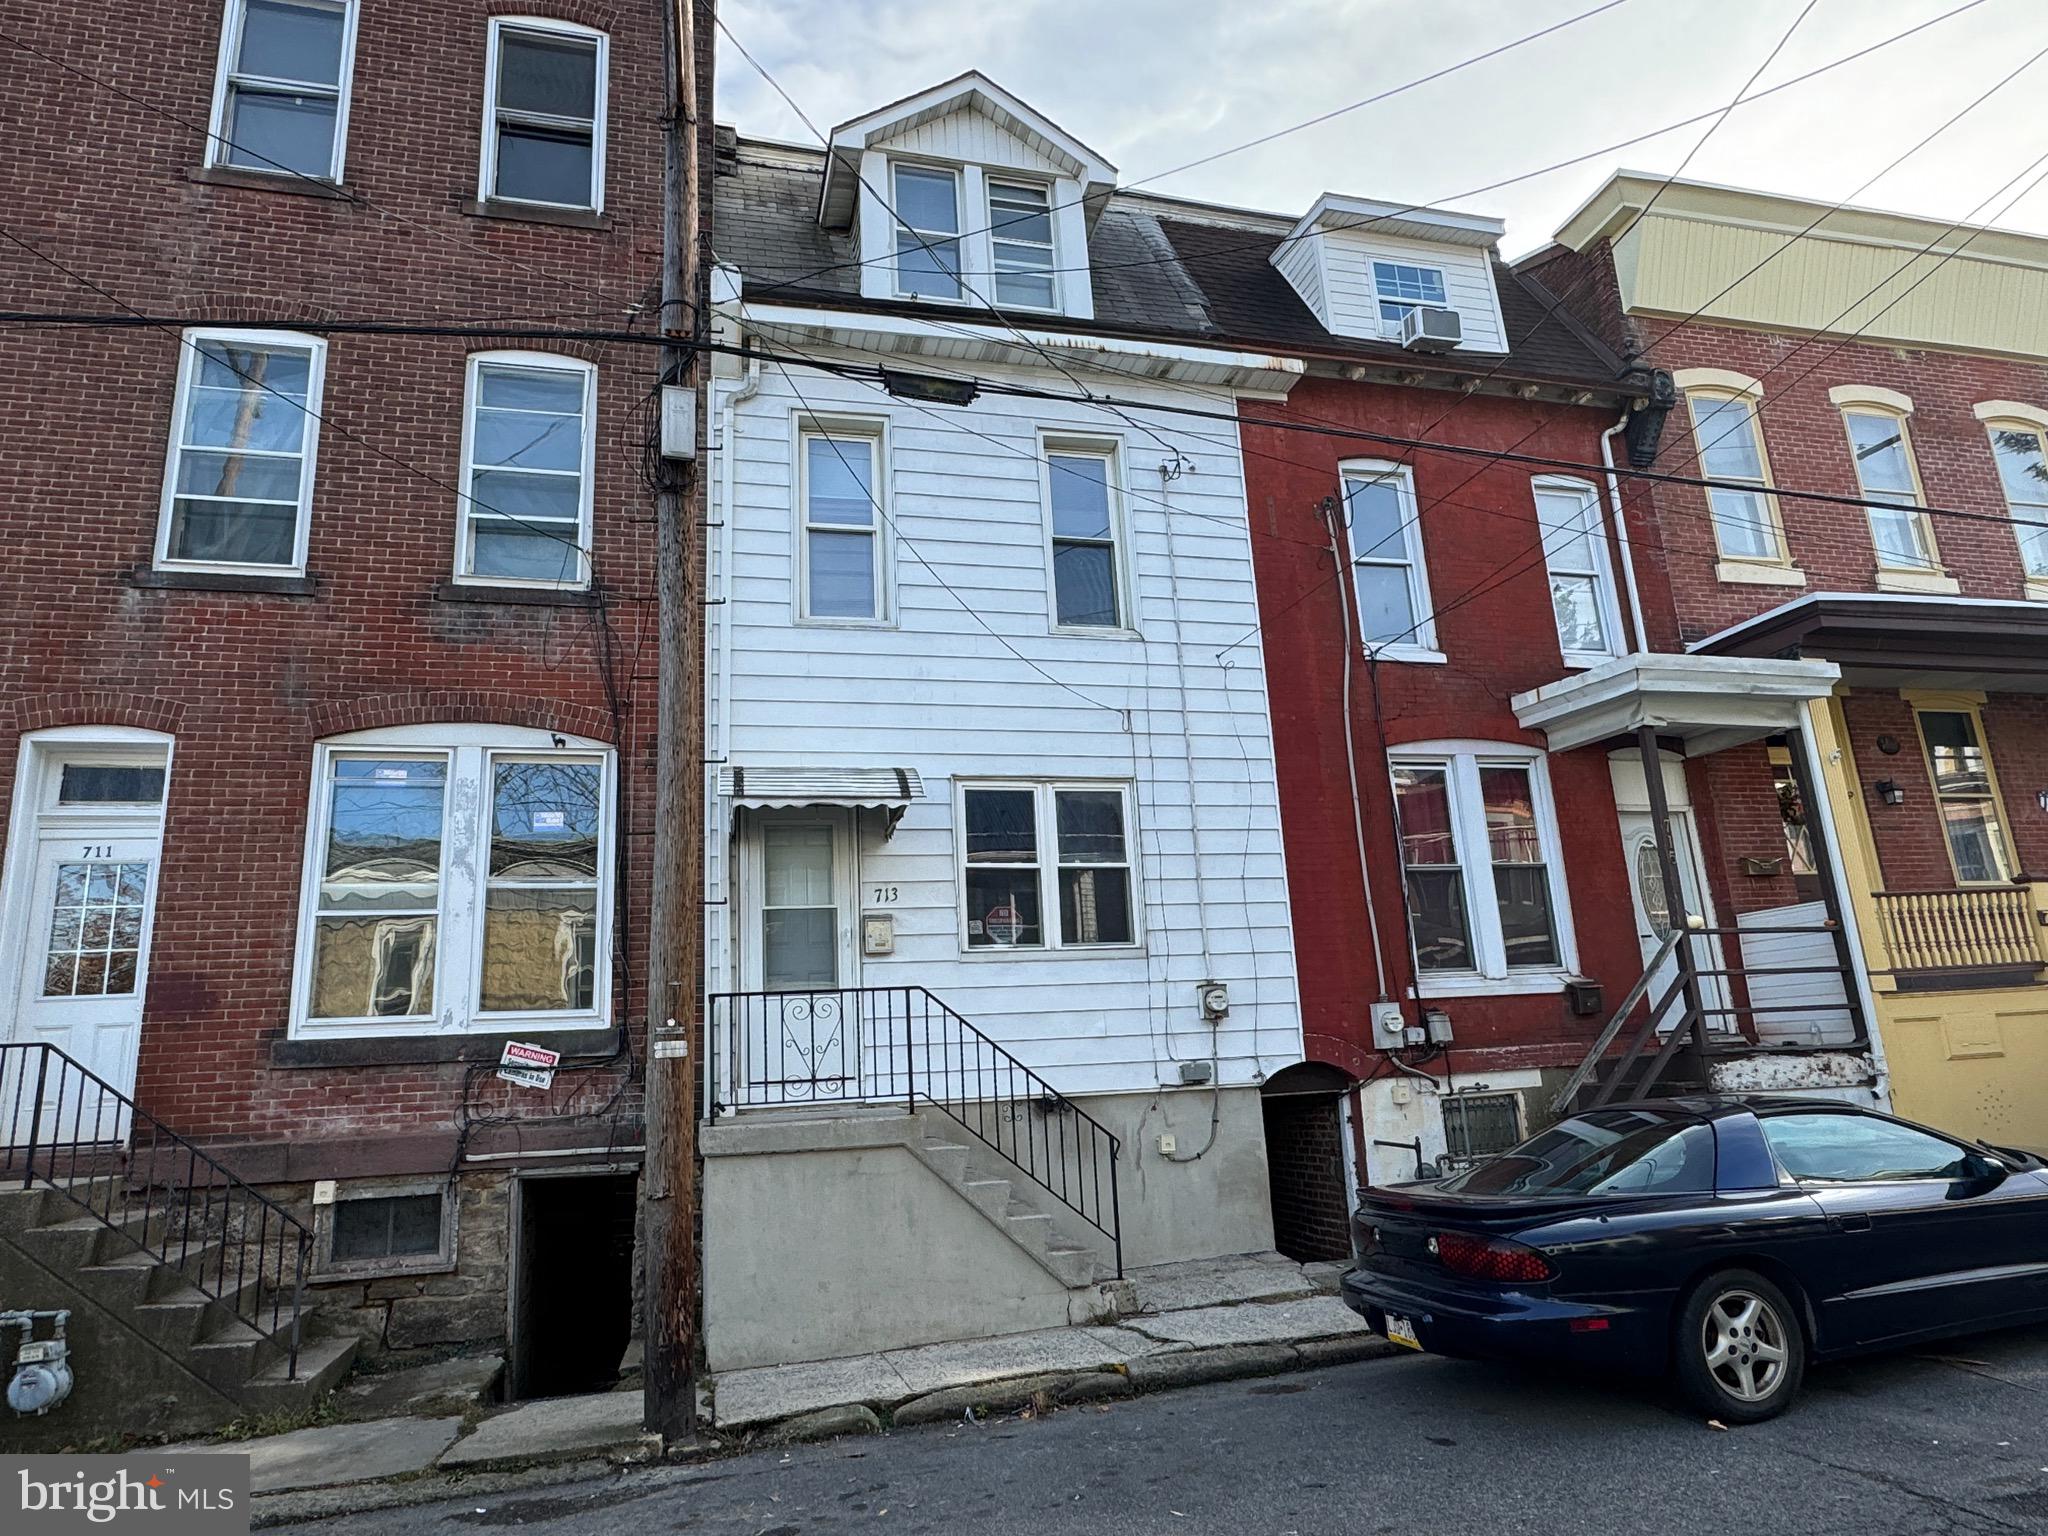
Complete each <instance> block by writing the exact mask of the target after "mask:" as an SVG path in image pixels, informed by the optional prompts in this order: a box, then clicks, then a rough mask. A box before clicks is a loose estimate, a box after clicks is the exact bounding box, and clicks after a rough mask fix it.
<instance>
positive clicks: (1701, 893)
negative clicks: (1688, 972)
mask: <svg viewBox="0 0 2048 1536" xmlns="http://www.w3.org/2000/svg"><path fill="white" fill-rule="evenodd" d="M1671 845H1672V852H1673V853H1674V854H1676V856H1677V862H1678V882H1679V889H1680V894H1681V896H1682V897H1683V899H1684V903H1685V910H1686V911H1687V912H1688V913H1690V914H1691V915H1692V916H1694V917H1698V918H1700V919H1701V920H1703V921H1706V922H1712V921H1713V918H1712V916H1711V910H1712V909H1711V905H1710V903H1709V902H1708V899H1707V891H1706V881H1705V879H1704V878H1703V877H1702V872H1701V864H1702V861H1701V857H1700V843H1699V830H1698V828H1697V827H1695V826H1694V825H1693V819H1692V812H1691V811H1689V810H1684V811H1673V812H1672V813H1671ZM1621 846H1622V850H1623V852H1624V853H1625V854H1626V855H1627V858H1628V880H1629V891H1630V893H1631V894H1632V895H1633V896H1634V897H1635V917H1636V937H1637V938H1638V940H1640V942H1641V944H1642V949H1643V959H1644V961H1645V962H1646V963H1647V962H1648V960H1649V959H1650V957H1651V956H1652V955H1654V954H1656V952H1657V951H1658V949H1659V948H1660V947H1662V945H1663V943H1664V940H1665V939H1666V938H1668V937H1669V936H1670V933H1671V901H1670V899H1669V896H1668V895H1667V893H1666V891H1665V880H1664V863H1663V859H1662V857H1661V856H1660V855H1659V853H1658V851H1657V832H1656V823H1655V822H1653V821H1652V820H1651V819H1650V816H1649V814H1648V813H1647V812H1643V811H1627V810H1625V811H1623V812H1622V813H1621ZM1686 943H1687V945H1688V946H1690V948H1691V951H1692V956H1693V963H1694V964H1695V965H1696V966H1697V967H1698V968H1699V969H1701V970H1707V971H1713V970H1720V969H1722V968H1723V967H1722V965H1721V961H1720V959H1719V956H1720V954H1721V946H1720V941H1719V940H1718V939H1717V938H1715V937H1714V936H1713V935H1710V934H1695V935H1693V936H1692V937H1690V938H1688V939H1687V940H1686ZM1677 975H1678V953H1677V951H1676V950H1674V951H1673V952H1672V953H1671V954H1670V955H1669V956H1667V957H1666V958H1665V960H1664V962H1663V964H1661V965H1660V966H1658V967H1657V970H1656V973H1655V975H1654V976H1652V978H1651V980H1650V990H1649V993H1648V999H1647V1000H1648V1002H1649V1004H1650V1005H1651V1006H1652V1007H1654V1006H1655V1005H1656V1004H1657V1002H1658V1001H1659V1000H1660V999H1662V997H1663V996H1664V994H1665V992H1666V991H1667V990H1669V988H1670V986H1671V983H1672V981H1673V980H1674V979H1675V978H1676V977H1677ZM1727 999H1728V988H1727V978H1725V977H1722V976H1702V977H1701V978H1700V1003H1701V1006H1702V1007H1705V1008H1708V1009H1725V1008H1726V1007H1727V1006H1728V1001H1727ZM1683 1014H1684V1010H1683V1007H1682V1005H1680V1004H1678V1003H1673V1004H1672V1006H1671V1007H1670V1008H1669V1009H1667V1010H1666V1011H1665V1013H1664V1014H1663V1015H1662V1016H1661V1017H1660V1019H1659V1021H1658V1024H1659V1028H1662V1029H1670V1028H1672V1027H1674V1026H1675V1025H1676V1024H1677V1022H1678V1020H1679V1019H1680V1018H1681V1017H1683ZM1733 1027H1734V1020H1733V1018H1732V1017H1730V1016H1729V1015H1728V1014H1726V1013H1714V1014H1710V1015H1709V1017H1708V1019H1707V1028H1708V1029H1711V1030H1721V1031H1726V1030H1729V1029H1732V1028H1733Z"/></svg>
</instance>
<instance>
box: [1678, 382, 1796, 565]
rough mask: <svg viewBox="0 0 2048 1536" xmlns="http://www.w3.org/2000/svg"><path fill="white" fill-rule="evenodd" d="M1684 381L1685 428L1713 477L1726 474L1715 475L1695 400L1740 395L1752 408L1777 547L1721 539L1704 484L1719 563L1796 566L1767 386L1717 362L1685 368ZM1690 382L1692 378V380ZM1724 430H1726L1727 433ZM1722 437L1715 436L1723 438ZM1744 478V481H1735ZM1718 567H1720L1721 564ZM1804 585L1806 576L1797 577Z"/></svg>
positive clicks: (1760, 486)
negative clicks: (1782, 504)
mask: <svg viewBox="0 0 2048 1536" xmlns="http://www.w3.org/2000/svg"><path fill="white" fill-rule="evenodd" d="M1673 377H1674V379H1676V380H1678V381H1679V393H1680V394H1681V395H1682V396H1683V398H1684V400H1685V425H1686V430H1687V431H1688V432H1690V433H1691V434H1692V440H1693V457H1694V458H1695V459H1697V460H1698V462H1699V469H1700V473H1701V474H1702V475H1703V476H1705V477H1706V478H1708V479H1716V480H1718V479H1726V478H1727V477H1726V476H1721V475H1715V474H1714V473H1713V472H1712V471H1711V470H1709V469H1708V468H1707V449H1708V447H1709V446H1710V445H1709V444H1707V443H1704V442H1702V441H1701V440H1700V424H1699V414H1698V412H1697V411H1696V410H1695V408H1694V406H1695V402H1697V401H1700V400H1715V401H1730V400H1732V401H1736V402H1739V403H1740V404H1741V405H1742V406H1743V407H1744V408H1745V409H1746V410H1747V411H1748V413H1749V432H1750V438H1751V440H1752V441H1753V442H1754V443H1755V445H1756V463H1757V468H1758V470H1760V471H1761V472H1762V476H1763V478H1762V479H1760V480H1758V481H1757V483H1756V494H1757V496H1758V498H1759V499H1760V500H1761V502H1762V504H1763V509H1764V522H1765V523H1766V524H1767V525H1768V527H1767V531H1768V532H1769V534H1770V536H1771V541H1772V545H1773V548H1774V552H1773V553H1771V554H1767V555H1752V554H1749V553H1746V552H1744V551H1740V550H1730V549H1729V548H1728V547H1727V546H1726V545H1725V544H1723V543H1722V542H1721V519H1720V517H1719V515H1717V514H1716V513H1715V511H1714V492H1713V489H1712V488H1711V487H1707V488H1704V489H1702V491H1701V495H1703V496H1705V497H1706V499H1707V523H1708V525H1709V527H1710V528H1711V529H1712V531H1713V535H1714V548H1715V550H1716V551H1718V552H1719V554H1720V556H1721V559H1720V561H1719V565H1729V566H1737V567H1741V566H1760V567H1764V568H1766V569H1768V570H1771V571H1795V570H1796V569H1797V568H1796V567H1795V566H1794V565H1793V564H1792V550H1791V545H1790V543H1789V542H1787V540H1786V538H1785V520H1784V516H1783V514H1782V513H1781V512H1780V511H1779V508H1778V497H1777V494H1776V492H1775V491H1773V490H1772V488H1771V487H1772V485H1773V483H1774V482H1773V481H1772V479H1771V459H1770V450H1769V449H1768V448H1766V447H1765V445H1764V428H1763V419H1762V417H1760V416H1759V415H1758V414H1757V413H1758V411H1759V410H1760V409H1761V408H1762V406H1763V390H1762V388H1761V386H1759V385H1758V384H1757V382H1756V381H1755V380H1754V379H1749V378H1745V377H1744V376H1742V375H1740V374H1732V373H1727V372H1725V371H1724V370H1722V369H1718V368H1692V369H1685V370H1683V371H1681V372H1680V373H1678V374H1675V375H1673ZM1688 380H1689V381H1690V382H1687V381H1688ZM1724 435H1725V434H1724ZM1719 441H1720V439H1719V438H1716V439H1715V442H1716V443H1718V442H1719ZM1736 483H1737V484H1740V483H1741V482H1739V481H1738V482H1736ZM1717 568H1718V567H1717ZM1721 579H1722V580H1723V581H1731V580H1735V581H1740V580H1748V579H1754V580H1756V581H1757V582H1758V583H1760V584H1762V585H1765V586H1781V585H1784V586H1789V585H1793V583H1791V582H1783V581H1777V580H1772V579H1770V578H1769V577H1761V576H1760V577H1756V578H1747V577H1743V576H1726V575H1723V576H1722V577H1721ZM1798 584H1800V585H1804V581H1803V579H1802V581H1801V582H1800V583H1798Z"/></svg>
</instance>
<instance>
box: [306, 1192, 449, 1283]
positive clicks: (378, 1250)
mask: <svg viewBox="0 0 2048 1536" xmlns="http://www.w3.org/2000/svg"><path fill="white" fill-rule="evenodd" d="M314 1202H315V1203H314V1214H313V1243H314V1259H315V1270H316V1273H317V1274H318V1275H319V1276H320V1277H321V1278H322V1279H337V1278H346V1277H349V1276H359V1275H409V1274H429V1273H432V1272H434V1271H437V1270H447V1269H452V1268H453V1267H454V1264H455V1223H454V1216H455V1203H454V1202H453V1201H452V1200H450V1199H449V1198H448V1197H447V1189H446V1186H445V1185H444V1184H442V1183H441V1181H439V1180H438V1179H435V1180H424V1181H423V1180H413V1181H410V1182H405V1183H396V1184H393V1183H379V1182H366V1183H358V1184H352V1185H350V1186H349V1187H348V1193H347V1194H345V1195H342V1196H340V1197H339V1198H336V1199H331V1200H328V1201H326V1202H325V1203H322V1202H321V1201H320V1197H319V1193H318V1192H317V1191H316V1193H315V1195H314Z"/></svg>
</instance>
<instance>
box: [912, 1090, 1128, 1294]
mask: <svg viewBox="0 0 2048 1536" xmlns="http://www.w3.org/2000/svg"><path fill="white" fill-rule="evenodd" d="M911 1118H913V1119H914V1120H915V1121H916V1122H917V1129H918V1134H917V1135H916V1137H915V1138H914V1139H910V1140H907V1141H906V1143H905V1145H906V1146H908V1147H909V1149H910V1152H911V1155H912V1156H914V1157H916V1158H917V1160H918V1161H919V1162H921V1163H923V1164H924V1165H925V1167H927V1168H929V1169H930V1170H931V1171H932V1172H933V1173H934V1174H936V1175H938V1177H939V1178H940V1179H941V1180H942V1181H944V1182H945V1183H946V1184H947V1185H949V1186H950V1187H951V1188H952V1189H953V1190H954V1192H955V1193H956V1194H958V1195H959V1196H960V1197H961V1198H962V1199H964V1200H965V1201H967V1203H968V1204H969V1205H971V1206H973V1207H974V1208H975V1210H977V1211H979V1212H980V1213H981V1214H982V1215H983V1216H985V1217H987V1218H988V1220H989V1222H990V1223H991V1224H992V1225H994V1227H995V1229H996V1230H997V1231H998V1232H1001V1233H1002V1234H1003V1236H1005V1237H1007V1238H1008V1239H1009V1240H1010V1241H1011V1242H1013V1243H1015V1244H1016V1245H1017V1247H1018V1248H1020V1249H1021V1250H1023V1252H1024V1253H1025V1254H1027V1255H1028V1256H1029V1257H1030V1258H1031V1260H1032V1262H1033V1263H1035V1264H1037V1265H1038V1266H1039V1267H1040V1268H1041V1269H1043V1270H1044V1271H1045V1272H1046V1273H1047V1274H1049V1275H1051V1276H1052V1277H1053V1278H1054V1279H1055V1280H1057V1281H1059V1283H1060V1284H1061V1285H1064V1286H1066V1287H1067V1288H1068V1289H1069V1290H1081V1289H1085V1288H1087V1287H1090V1286H1095V1285H1098V1284H1101V1283H1104V1282H1108V1281H1113V1280H1114V1279H1115V1278H1116V1268H1115V1266H1114V1264H1112V1263H1109V1262H1107V1261H1106V1260H1105V1259H1104V1258H1102V1257H1101V1256H1100V1255H1099V1254H1098V1252H1097V1250H1096V1249H1095V1248H1093V1247H1090V1246H1089V1245H1088V1244H1087V1243H1086V1242H1084V1241H1082V1240H1081V1239H1080V1237H1079V1236H1078V1235H1077V1234H1076V1233H1075V1231H1074V1228H1075V1227H1076V1226H1078V1225H1081V1224H1082V1222H1081V1218H1080V1217H1079V1216H1077V1215H1076V1214H1075V1213H1074V1212H1072V1211H1069V1210H1068V1209H1066V1207H1065V1206H1064V1204H1063V1203H1062V1202H1061V1201H1060V1200H1059V1199H1058V1197H1056V1196H1055V1195H1054V1194H1053V1193H1052V1192H1051V1191H1050V1190H1048V1189H1046V1188H1045V1187H1044V1186H1043V1185H1041V1184H1039V1183H1037V1182H1036V1181H1035V1180H1033V1179H1032V1178H1031V1176H1030V1175H1029V1174H1027V1173H1025V1172H1024V1170H1023V1169H1021V1168H1019V1167H1017V1166H1016V1165H1015V1164H1013V1163H1011V1162H1010V1161H1009V1160H1008V1159H1007V1158H1004V1157H1002V1156H1000V1155H999V1154H997V1153H996V1152H995V1151H993V1150H992V1149H991V1148H989V1147H987V1146H985V1145H984V1144H983V1143H981V1142H980V1141H979V1140H978V1139H976V1138H975V1137H974V1136H973V1135H971V1134H970V1133H969V1132H968V1131H967V1130H966V1129H965V1128H964V1127H962V1126H961V1125H959V1124H958V1123H957V1122H955V1121H954V1120H953V1119H952V1118H951V1117H949V1116H947V1115H945V1114H943V1113H941V1112H940V1111H938V1110H935V1109H923V1110H919V1111H918V1113H917V1114H916V1115H915V1116H913V1117H911Z"/></svg>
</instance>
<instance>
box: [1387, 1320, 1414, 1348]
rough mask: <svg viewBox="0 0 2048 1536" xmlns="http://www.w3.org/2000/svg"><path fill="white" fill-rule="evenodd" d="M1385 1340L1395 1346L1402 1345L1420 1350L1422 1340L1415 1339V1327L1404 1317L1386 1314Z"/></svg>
mask: <svg viewBox="0 0 2048 1536" xmlns="http://www.w3.org/2000/svg"><path fill="white" fill-rule="evenodd" d="M1387 1338H1388V1340H1389V1341H1390V1342H1392V1343H1395V1344H1404V1345H1406V1346H1407V1347H1408V1348H1409V1349H1420V1348H1422V1340H1420V1339H1418V1338H1417V1337H1415V1325H1414V1324H1413V1323H1411V1322H1409V1321H1408V1319H1407V1318H1405V1317H1396V1316H1394V1314H1393V1313H1391V1312H1389V1313H1388V1314H1387Z"/></svg>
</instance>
